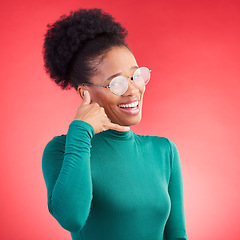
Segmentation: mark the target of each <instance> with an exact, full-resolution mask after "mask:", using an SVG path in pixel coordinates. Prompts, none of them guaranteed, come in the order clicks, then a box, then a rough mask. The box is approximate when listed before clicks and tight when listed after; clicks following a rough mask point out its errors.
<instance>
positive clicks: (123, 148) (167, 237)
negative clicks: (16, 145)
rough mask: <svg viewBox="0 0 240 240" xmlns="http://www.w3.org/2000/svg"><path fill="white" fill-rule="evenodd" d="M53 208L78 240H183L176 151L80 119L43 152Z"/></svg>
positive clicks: (157, 140) (160, 141)
mask: <svg viewBox="0 0 240 240" xmlns="http://www.w3.org/2000/svg"><path fill="white" fill-rule="evenodd" d="M42 168H43V175H44V179H45V182H46V186H47V194H48V209H49V212H50V213H51V214H52V215H53V217H54V218H55V219H56V220H57V221H58V222H59V223H60V225H61V226H62V227H63V228H65V229H67V230H68V231H70V232H71V236H72V239H74V240H176V239H178V240H180V239H181V240H186V239H187V235H186V229H185V218H184V205H183V184H182V171H181V164H180V159H179V153H178V150H177V148H176V145H175V144H174V143H173V142H172V141H170V140H169V139H167V138H165V137H158V136H148V135H147V136H144V135H138V134H135V133H133V132H132V130H129V131H128V132H118V131H115V130H111V129H110V130H107V131H104V132H101V133H98V134H94V129H93V127H92V126H91V125H90V124H88V123H86V122H84V121H80V120H74V121H72V122H71V124H70V125H69V129H68V132H67V134H66V135H61V136H56V137H54V138H53V139H52V140H51V141H49V143H48V144H47V145H46V147H45V149H44V152H43V157H42Z"/></svg>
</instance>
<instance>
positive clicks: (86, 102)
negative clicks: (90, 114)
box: [82, 90, 91, 105]
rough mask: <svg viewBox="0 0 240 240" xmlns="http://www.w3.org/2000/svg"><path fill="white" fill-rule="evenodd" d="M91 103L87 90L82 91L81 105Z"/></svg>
mask: <svg viewBox="0 0 240 240" xmlns="http://www.w3.org/2000/svg"><path fill="white" fill-rule="evenodd" d="M90 103H91V97H90V94H89V92H88V91H87V90H84V97H83V101H82V105H86V104H90Z"/></svg>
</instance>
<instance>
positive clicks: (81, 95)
mask: <svg viewBox="0 0 240 240" xmlns="http://www.w3.org/2000/svg"><path fill="white" fill-rule="evenodd" d="M84 90H85V89H84V88H83V86H82V85H79V86H78V89H77V92H78V94H79V95H80V97H81V98H82V99H83V97H84Z"/></svg>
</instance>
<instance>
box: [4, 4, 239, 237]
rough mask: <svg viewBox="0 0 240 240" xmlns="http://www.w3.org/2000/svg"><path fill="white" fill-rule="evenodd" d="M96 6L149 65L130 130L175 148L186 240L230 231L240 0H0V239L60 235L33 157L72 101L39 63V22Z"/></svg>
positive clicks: (69, 116)
mask: <svg viewBox="0 0 240 240" xmlns="http://www.w3.org/2000/svg"><path fill="white" fill-rule="evenodd" d="M85 7H86V8H91V7H99V8H103V9H104V10H105V11H107V12H109V13H111V14H112V15H113V16H114V17H115V19H116V20H118V21H120V22H121V23H122V24H123V25H124V26H125V27H126V28H127V29H128V31H129V37H128V40H127V41H128V44H129V45H130V47H131V48H132V50H133V52H134V54H135V56H136V59H137V61H138V64H139V65H140V66H147V67H149V68H150V69H152V79H151V82H150V83H149V85H148V86H147V89H146V93H145V99H144V107H143V119H142V121H141V123H140V124H139V125H137V126H134V127H132V130H133V131H134V132H136V133H139V134H149V135H158V136H165V137H168V138H170V139H171V140H172V141H174V142H175V143H176V145H177V147H178V149H179V152H180V157H181V161H182V169H183V179H184V194H185V195H184V197H185V213H186V225H187V233H188V237H189V239H191V240H202V239H207V240H208V239H209V240H210V239H211V240H215V239H216V240H226V239H228V240H237V239H239V236H240V228H239V222H240V205H239V202H240V192H239V183H240V176H239V172H240V163H239V159H240V154H239V143H240V141H239V140H240V134H239V133H240V131H239V130H240V129H239V128H240V127H239V122H240V113H239V110H240V109H239V100H240V95H239V90H240V69H239V67H240V44H239V43H240V27H239V23H240V2H239V1H234V0H225V1H222V0H216V1H211V0H203V1H190V0H182V1H180V0H179V1H177V0H169V1H166V0H165V1H163V0H161V1H145V0H144V1H127V0H121V1H110V0H101V1H100V0H92V1H91V3H89V1H87V0H82V1H79V0H68V1H66V0H64V1H63V0H58V1H55V0H48V1H46V0H39V1H30V0H29V1H26V0H25V1H17V0H12V1H4V2H3V1H2V2H1V16H0V17H1V21H0V24H1V26H0V29H1V39H0V46H1V58H0V66H1V71H0V77H1V78H0V79H1V94H0V96H1V101H0V102H1V127H2V129H1V135H2V140H1V167H0V184H1V185H0V187H1V197H0V206H1V218H0V239H4V240H5V239H6V240H8V239H20V240H26V239H34V240H38V239H41V240H42V239H58V240H61V239H64V240H66V239H70V235H69V233H68V232H67V231H65V230H64V229H62V228H61V227H60V225H59V224H58V223H57V221H56V220H55V219H54V218H53V217H52V216H51V215H50V214H49V213H48V210H47V195H46V187H45V183H44V180H43V176H42V169H41V157H42V152H43V149H44V147H45V145H46V143H47V142H48V141H49V140H50V139H52V137H53V136H56V135H61V134H66V132H67V129H68V126H69V124H70V123H71V121H72V120H73V118H74V116H75V113H76V110H77V108H78V106H79V104H80V103H81V101H80V98H79V96H78V95H77V93H76V92H75V90H74V89H72V90H69V91H63V90H61V89H60V88H59V87H58V86H57V85H55V83H54V82H52V81H51V80H50V79H49V78H48V76H47V75H46V73H45V72H44V69H43V60H42V44H43V38H44V34H45V32H46V25H47V24H48V23H53V22H54V21H55V20H57V19H58V18H59V16H60V15H62V14H64V13H69V11H70V10H76V9H78V8H85Z"/></svg>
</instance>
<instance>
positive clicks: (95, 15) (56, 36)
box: [43, 8, 127, 89]
mask: <svg viewBox="0 0 240 240" xmlns="http://www.w3.org/2000/svg"><path fill="white" fill-rule="evenodd" d="M47 27H48V30H47V32H46V34H45V40H44V45H43V58H44V67H45V70H46V72H47V73H48V74H49V76H50V78H52V79H53V80H54V81H55V82H56V84H58V85H59V86H60V87H61V88H63V89H69V88H70V87H72V86H73V84H72V83H71V81H70V79H69V76H70V72H69V71H70V69H71V63H72V60H73V59H74V57H75V56H76V54H77V53H78V52H79V51H81V47H83V46H84V45H85V44H86V42H88V40H91V39H94V38H96V36H98V35H101V34H107V35H109V36H114V38H116V37H117V38H118V39H120V40H122V41H124V40H125V37H126V36H127V30H126V29H125V28H123V27H122V26H121V24H120V23H118V22H116V21H114V19H113V17H112V16H111V15H110V14H108V13H105V12H103V10H101V9H98V8H94V9H79V10H77V11H74V12H73V11H71V12H70V14H69V15H68V16H67V15H62V16H61V17H60V19H59V20H58V21H56V22H55V23H54V24H52V25H50V24H49V25H47Z"/></svg>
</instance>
